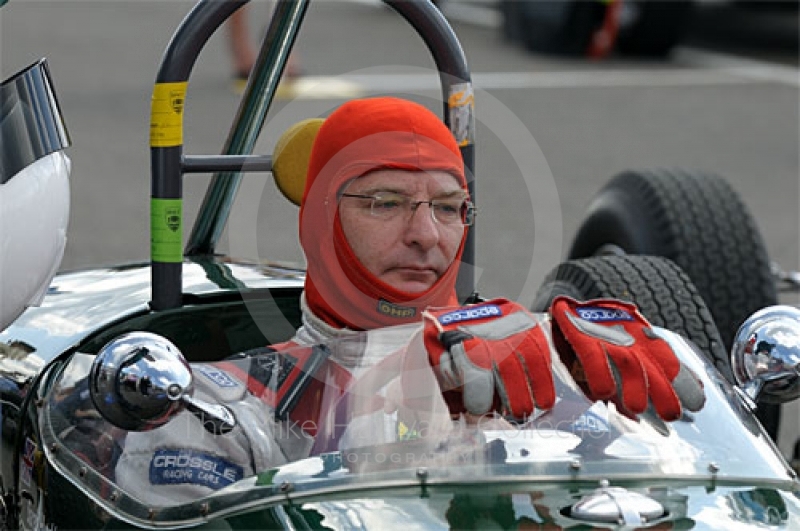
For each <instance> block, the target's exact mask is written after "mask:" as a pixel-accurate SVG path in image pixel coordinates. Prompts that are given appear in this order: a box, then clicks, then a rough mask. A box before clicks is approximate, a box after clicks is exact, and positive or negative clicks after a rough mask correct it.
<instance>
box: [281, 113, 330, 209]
mask: <svg viewBox="0 0 800 531" xmlns="http://www.w3.org/2000/svg"><path fill="white" fill-rule="evenodd" d="M324 121H325V120H324V119H323V118H308V119H307V120H303V121H301V122H297V123H296V124H294V125H293V126H291V127H290V128H289V129H287V130H286V131H284V133H283V134H282V135H281V137H280V138H279V139H278V143H277V144H275V150H274V151H273V152H272V176H273V178H274V179H275V184H277V185H278V189H279V190H280V191H281V192H283V195H285V196H286V198H287V199H288V200H289V201H291V202H292V203H294V204H295V205H298V206H299V205H300V203H301V201H302V200H303V190H304V189H305V186H306V173H307V172H308V161H309V159H310V158H311V147H312V146H313V145H314V139H315V138H316V137H317V131H319V128H320V126H321V125H322V122H324Z"/></svg>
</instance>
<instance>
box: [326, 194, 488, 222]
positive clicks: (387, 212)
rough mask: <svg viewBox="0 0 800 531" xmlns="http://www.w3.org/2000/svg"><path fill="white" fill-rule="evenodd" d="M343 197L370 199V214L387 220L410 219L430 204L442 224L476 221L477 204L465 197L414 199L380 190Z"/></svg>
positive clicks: (433, 213)
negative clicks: (369, 193) (419, 209)
mask: <svg viewBox="0 0 800 531" xmlns="http://www.w3.org/2000/svg"><path fill="white" fill-rule="evenodd" d="M341 197H355V198H357V199H369V200H370V214H371V215H372V216H374V217H376V218H379V219H384V220H387V221H388V220H392V219H395V218H397V217H400V216H402V217H403V218H404V219H405V220H409V219H411V216H412V215H413V214H414V212H416V211H417V209H418V208H419V206H420V205H430V207H431V217H432V218H433V221H435V222H437V223H441V224H442V225H460V226H463V227H469V226H470V225H472V224H473V223H474V222H475V205H473V204H472V201H470V200H469V199H464V198H463V197H452V198H445V199H431V200H430V201H414V200H413V199H411V198H410V197H408V196H406V195H403V194H398V193H394V192H378V193H376V194H375V195H366V194H341Z"/></svg>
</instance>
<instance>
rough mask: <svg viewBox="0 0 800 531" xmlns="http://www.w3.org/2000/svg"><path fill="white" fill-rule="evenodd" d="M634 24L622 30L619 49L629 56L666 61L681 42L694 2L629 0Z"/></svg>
mask: <svg viewBox="0 0 800 531" xmlns="http://www.w3.org/2000/svg"><path fill="white" fill-rule="evenodd" d="M624 8H625V9H629V10H630V11H632V13H631V14H632V18H633V21H632V22H631V24H630V25H628V26H627V27H625V26H623V27H621V28H620V31H619V34H618V35H617V42H616V46H617V50H618V51H619V52H620V53H622V54H626V55H632V56H638V57H649V58H654V59H656V58H663V57H666V56H667V55H669V53H670V52H671V51H672V49H673V48H674V47H675V45H676V44H677V43H678V42H679V41H680V40H681V38H682V37H683V35H684V33H685V32H686V29H687V27H688V26H689V21H690V18H691V14H692V11H693V8H694V1H693V0H636V1H628V2H626V5H625V6H624Z"/></svg>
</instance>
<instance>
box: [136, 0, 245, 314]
mask: <svg viewBox="0 0 800 531" xmlns="http://www.w3.org/2000/svg"><path fill="white" fill-rule="evenodd" d="M247 2H248V0H227V1H225V2H220V1H216V0H200V2H198V3H197V4H196V5H195V7H194V8H193V9H192V10H191V11H190V12H189V14H188V15H187V16H186V17H185V18H184V19H183V22H181V24H180V26H179V27H178V29H177V30H176V31H175V34H174V35H173V36H172V39H171V40H170V42H169V44H168V45H167V49H166V51H165V52H164V56H163V57H162V59H161V66H160V68H159V70H158V74H157V75H156V87H159V86H168V85H166V84H171V83H185V82H187V81H188V79H189V74H190V73H191V70H192V68H193V67H194V63H195V61H196V60H197V57H198V56H199V55H200V51H201V50H202V49H203V46H205V44H206V42H207V41H208V39H209V38H210V37H211V35H212V34H213V33H214V31H216V30H217V28H219V27H220V26H221V25H222V23H223V22H224V21H225V20H226V19H227V18H228V17H229V16H230V15H231V14H232V13H233V12H234V11H236V10H237V9H239V8H240V7H242V6H243V5H245V4H246V3H247ZM154 96H155V91H154ZM177 104H178V105H181V113H180V114H181V115H180V116H179V119H180V128H181V131H182V119H183V118H182V102H179V103H177ZM152 112H153V110H152V109H151V113H152ZM150 127H151V148H150V171H151V175H152V179H151V191H150V196H151V210H150V216H151V219H150V224H151V233H150V238H151V281H152V288H151V289H152V301H151V302H150V305H151V308H152V309H153V310H156V311H158V310H166V309H169V308H177V307H180V306H181V303H182V293H183V286H182V267H183V263H182V262H183V260H182V252H183V249H182V247H181V248H180V259H178V260H175V257H174V256H173V257H170V258H166V259H165V258H164V257H162V256H158V255H157V253H155V252H154V247H155V246H156V245H158V244H157V243H156V242H154V240H155V238H156V234H155V231H154V229H153V221H154V218H155V217H156V216H161V215H162V214H163V210H164V208H161V207H156V206H155V205H162V204H163V205H168V204H169V201H170V200H174V201H176V205H180V200H182V198H183V182H182V160H181V159H182V156H183V141H182V138H180V139H178V140H177V141H176V142H165V143H162V144H169V143H173V144H175V145H158V146H153V140H152V138H153V137H152V135H153V127H154V125H153V121H152V115H151V124H150ZM176 208H179V209H180V207H179V206H178V207H176ZM177 215H178V216H179V221H178V227H177V233H178V234H177V244H178V246H180V241H181V237H182V234H181V231H182V228H183V227H182V225H183V223H182V217H183V214H182V211H181V210H178V214H177ZM171 247H174V246H171ZM172 254H173V255H174V254H175V253H172Z"/></svg>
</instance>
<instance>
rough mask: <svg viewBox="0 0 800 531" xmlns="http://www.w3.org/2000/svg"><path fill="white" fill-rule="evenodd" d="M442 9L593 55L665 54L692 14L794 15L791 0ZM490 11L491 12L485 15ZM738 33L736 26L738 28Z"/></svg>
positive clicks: (511, 1) (562, 50)
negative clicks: (482, 14) (483, 13)
mask: <svg viewBox="0 0 800 531" xmlns="http://www.w3.org/2000/svg"><path fill="white" fill-rule="evenodd" d="M435 3H436V4H437V5H438V6H439V7H440V8H441V9H442V10H443V12H444V13H445V14H446V15H455V16H456V17H458V16H459V14H460V13H464V12H465V11H466V12H469V11H470V10H472V12H473V13H474V12H475V10H480V9H486V10H494V11H496V13H497V21H498V22H497V23H498V26H499V28H500V31H501V34H502V35H503V37H504V38H506V39H508V40H509V41H512V42H516V43H519V44H521V45H522V46H524V47H525V48H526V49H528V50H530V51H533V52H540V53H548V54H557V55H564V56H575V57H581V56H583V57H590V58H594V59H599V58H603V57H607V56H609V55H611V54H613V53H618V54H620V55H624V56H631V57H642V58H665V57H667V56H668V55H669V54H670V53H671V52H672V50H673V49H674V48H675V46H677V45H680V44H682V43H684V42H685V39H686V38H689V39H691V40H696V39H697V37H700V38H703V35H697V34H696V32H695V31H694V26H695V24H696V19H700V20H702V19H704V18H707V17H709V16H710V17H712V18H716V21H715V22H719V21H720V19H721V18H723V17H726V18H727V22H725V21H723V23H722V24H718V23H715V24H714V25H715V26H716V27H715V30H719V29H721V30H722V31H725V25H726V23H727V24H734V25H735V26H737V27H740V28H744V29H746V28H747V26H748V25H752V18H753V17H764V16H768V17H772V18H773V19H775V20H777V19H780V18H796V17H797V12H798V5H800V4H798V2H797V1H796V0H436V2H435ZM488 16H490V17H491V16H492V15H488ZM739 38H741V32H740V33H739Z"/></svg>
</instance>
